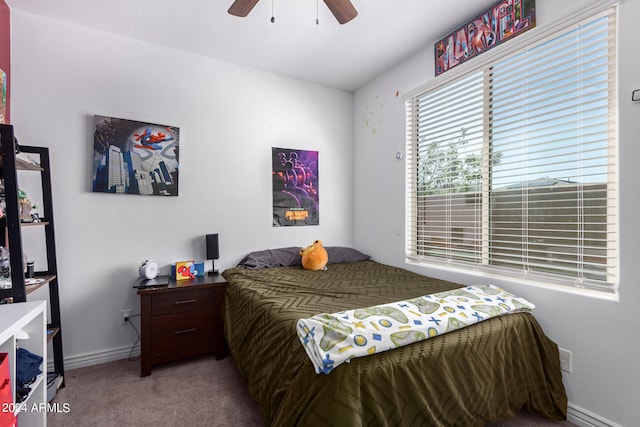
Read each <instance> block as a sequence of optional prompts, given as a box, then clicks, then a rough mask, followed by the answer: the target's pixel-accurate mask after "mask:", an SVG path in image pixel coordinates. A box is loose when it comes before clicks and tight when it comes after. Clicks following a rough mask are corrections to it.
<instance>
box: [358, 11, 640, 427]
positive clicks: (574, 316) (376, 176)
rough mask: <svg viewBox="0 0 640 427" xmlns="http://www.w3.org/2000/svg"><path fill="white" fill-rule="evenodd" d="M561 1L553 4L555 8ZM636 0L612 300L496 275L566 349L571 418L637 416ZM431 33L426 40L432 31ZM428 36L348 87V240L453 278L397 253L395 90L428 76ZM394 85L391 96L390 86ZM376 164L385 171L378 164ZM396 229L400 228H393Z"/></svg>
mask: <svg viewBox="0 0 640 427" xmlns="http://www.w3.org/2000/svg"><path fill="white" fill-rule="evenodd" d="M591 3H592V1H590V0H580V1H575V2H568V1H566V2H558V1H552V0H537V1H536V9H537V16H538V27H543V26H545V25H549V24H550V23H551V22H553V21H556V20H558V19H561V18H562V17H563V16H565V15H566V14H568V13H569V12H570V8H571V7H573V8H581V7H583V6H585V5H588V4H591ZM559 7H561V8H562V9H559ZM639 16H640V1H635V0H624V1H623V2H622V3H621V4H620V21H619V29H620V30H619V35H620V38H619V55H620V56H619V93H620V97H619V98H620V100H619V107H620V131H619V137H620V149H619V160H620V181H621V183H620V230H621V233H620V267H621V270H620V288H619V289H620V300H619V302H611V301H605V300H602V299H596V298H592V297H585V296H576V295H572V294H568V293H565V292H558V291H553V290H548V289H543V288H540V287H533V286H529V285H522V284H513V283H509V282H506V281H505V282H497V281H495V280H494V281H493V282H494V283H496V284H498V285H502V286H504V287H507V288H509V289H510V290H511V291H513V292H515V293H517V294H520V295H521V296H523V297H525V298H527V299H530V300H531V301H533V302H535V303H536V305H537V309H536V312H535V313H536V317H537V318H538V320H539V321H540V323H541V325H542V326H543V328H544V329H545V331H546V332H547V334H548V335H549V336H550V337H551V338H552V339H553V340H555V342H556V343H557V344H558V345H559V346H560V347H562V348H565V349H569V350H570V351H572V352H573V372H572V373H570V374H564V384H565V387H566V389H567V394H568V397H569V402H570V415H571V416H572V417H573V420H574V421H576V422H578V421H581V422H590V423H593V425H604V424H598V423H600V422H605V423H619V424H621V425H625V426H626V425H629V426H630V425H637V420H638V418H639V417H640V409H639V407H638V402H637V399H638V396H639V395H640V367H639V365H638V354H639V353H640V344H638V342H639V340H638V334H637V331H638V327H637V325H638V322H637V317H638V314H637V313H638V312H637V308H638V303H639V302H640V285H639V284H640V280H639V279H640V272H639V270H638V262H637V259H638V257H640V248H639V246H638V242H640V225H638V220H637V213H638V211H639V210H640V198H639V197H638V187H637V185H638V182H640V169H639V168H638V166H637V159H638V158H640V145H639V144H638V135H640V103H633V102H631V92H632V90H633V89H638V88H640V75H638V72H637V70H639V69H640V56H639V55H638V50H637V38H638V37H637V18H638V17H639ZM434 41H435V40H434ZM434 41H427V42H426V43H425V49H424V51H422V52H420V53H419V54H417V55H415V56H414V57H412V58H410V59H408V60H407V61H406V62H404V63H402V64H399V65H398V66H397V67H396V68H394V69H393V70H390V71H389V72H387V73H385V74H384V75H382V76H380V77H379V78H377V79H376V80H375V81H373V82H371V83H370V84H368V85H366V86H365V87H363V88H361V89H360V90H358V91H357V92H356V93H355V97H354V193H353V194H354V199H355V200H354V218H355V222H354V244H355V246H356V247H358V248H359V249H361V250H363V251H365V252H367V253H369V254H371V255H373V256H374V258H376V259H377V260H379V261H382V262H386V263H389V264H394V265H398V266H407V267H409V268H411V269H414V270H416V271H418V272H420V273H424V274H427V275H431V276H436V277H441V278H444V279H448V280H452V281H455V282H459V283H465V284H466V283H468V284H474V283H479V282H482V281H483V280H486V279H483V278H482V277H478V276H472V275H469V274H465V273H463V272H457V273H454V272H448V271H446V270H442V269H437V268H415V267H411V266H409V265H408V264H405V257H404V237H403V236H404V167H405V165H404V161H398V160H396V159H395V152H396V151H402V152H404V147H405V113H404V103H403V101H402V99H401V98H402V94H403V93H406V92H408V91H411V90H412V89H415V88H416V87H418V86H420V85H422V84H424V83H426V82H427V81H428V80H430V79H432V78H433V77H432V76H433V74H434V73H433V51H432V46H433V42H434ZM396 91H399V93H400V96H398V97H397V96H396ZM376 171H385V173H384V174H380V173H376ZM397 230H401V232H397Z"/></svg>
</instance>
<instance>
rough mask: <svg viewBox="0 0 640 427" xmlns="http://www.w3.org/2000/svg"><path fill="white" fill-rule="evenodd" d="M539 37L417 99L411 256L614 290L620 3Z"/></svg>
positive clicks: (410, 129) (411, 124) (412, 127)
mask: <svg viewBox="0 0 640 427" xmlns="http://www.w3.org/2000/svg"><path fill="white" fill-rule="evenodd" d="M522 37H524V36H522ZM538 38H539V39H540V40H538V41H534V42H530V41H529V42H528V44H527V46H526V47H525V48H519V49H518V51H517V52H513V53H510V54H508V55H505V54H503V55H504V56H502V57H499V58H498V59H495V58H496V56H494V57H493V58H491V59H490V60H487V61H485V63H484V64H482V66H481V67H480V68H478V69H475V70H473V71H471V72H466V74H464V75H458V76H456V77H454V78H450V79H449V80H446V81H445V83H439V82H440V81H441V80H440V79H436V80H435V83H434V84H433V85H432V87H431V88H428V89H427V90H425V91H422V92H420V93H418V94H417V95H415V96H413V97H412V98H411V99H409V100H408V101H407V140H408V149H407V161H408V169H407V170H408V179H407V185H408V191H407V254H408V257H409V258H410V259H412V260H414V261H418V262H425V261H426V262H440V263H441V262H443V261H446V262H448V263H450V264H452V265H456V266H460V267H464V268H469V267H472V268H478V269H487V270H488V271H490V272H492V273H497V274H501V275H512V276H513V275H516V276H519V277H526V278H531V279H535V280H538V281H544V282H546V283H552V284H565V285H572V286H578V287H586V288H592V289H598V290H603V291H607V292H613V291H614V290H615V285H616V283H617V201H616V200H617V166H616V165H617V159H616V153H617V136H616V126H617V125H616V84H615V76H616V70H615V64H616V58H615V52H616V48H615V40H616V30H615V11H614V10H608V11H606V12H605V13H602V14H600V15H598V16H596V17H592V18H590V19H588V20H586V21H582V22H580V23H578V24H576V25H573V26H572V27H571V28H568V29H564V30H562V31H559V32H556V33H555V34H553V35H552V36H551V37H549V36H548V35H547V37H545V38H544V39H541V36H538ZM513 42H515V41H513ZM499 54H500V53H497V54H496V55H499Z"/></svg>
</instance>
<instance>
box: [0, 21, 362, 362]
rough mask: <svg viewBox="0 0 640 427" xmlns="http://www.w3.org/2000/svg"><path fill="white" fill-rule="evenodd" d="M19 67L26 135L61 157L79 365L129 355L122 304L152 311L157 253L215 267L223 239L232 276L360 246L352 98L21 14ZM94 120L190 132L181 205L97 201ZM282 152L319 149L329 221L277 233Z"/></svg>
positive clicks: (62, 263)
mask: <svg viewBox="0 0 640 427" xmlns="http://www.w3.org/2000/svg"><path fill="white" fill-rule="evenodd" d="M12 71H13V73H12V77H13V81H12V95H13V96H12V100H11V101H12V124H14V126H15V129H16V133H17V135H18V138H19V141H20V143H21V144H24V145H36V146H47V147H50V150H51V163H52V172H53V177H52V181H53V186H54V194H53V198H54V207H55V219H56V237H57V251H58V267H59V268H58V269H59V279H60V287H61V290H60V292H61V298H62V322H63V328H64V329H63V342H64V353H65V361H66V363H67V366H69V367H78V366H82V365H84V364H89V363H96V362H102V361H105V360H107V359H113V358H122V357H126V356H127V354H128V352H129V349H130V347H131V346H132V345H133V343H134V341H135V334H134V332H133V330H132V329H131V328H129V327H128V326H122V325H121V321H120V310H121V309H123V308H133V309H134V313H137V312H139V310H138V305H139V302H138V297H137V295H136V294H135V291H134V290H133V289H132V288H131V285H132V284H133V281H134V280H135V278H136V277H137V267H138V265H139V263H140V262H141V261H142V260H144V259H146V258H149V257H151V258H155V259H157V260H158V261H159V262H160V265H161V266H163V268H162V272H163V273H168V271H169V270H168V268H169V267H168V266H169V264H170V263H172V262H175V261H179V260H184V259H204V258H205V250H204V235H205V234H207V233H212V232H216V233H219V234H220V252H221V258H220V260H219V261H218V262H216V266H217V267H220V268H221V269H224V268H228V267H231V266H233V265H235V264H236V263H237V262H238V261H239V260H240V258H241V257H242V256H243V255H244V254H246V253H247V252H249V251H251V250H257V249H264V248H272V247H280V246H303V245H307V244H310V243H311V242H312V241H314V240H315V239H322V240H323V241H324V242H325V244H326V245H350V244H351V243H352V230H351V218H352V207H351V206H352V205H351V198H352V197H351V196H352V191H351V188H352V174H351V165H352V157H351V139H352V119H351V112H352V94H351V93H347V92H342V91H338V90H333V89H329V88H325V87H322V86H318V85H313V84H309V83H304V82H300V81H296V80H292V79H288V78H283V77H279V76H275V75H272V74H267V73H263V72H259V71H256V70H252V69H248V68H243V67H238V66H233V65H230V64H227V63H222V62H217V61H212V60H208V59H203V58H200V57H196V56H193V55H189V54H185V53H181V52H178V51H173V50H168V49H165V48H161V47H158V46H153V45H149V44H145V43H140V42H137V41H133V40H129V39H125V38H120V37H115V36H112V35H110V34H107V33H103V32H97V31H92V30H87V29H83V28H80V27H76V26H70V25H67V24H62V23H59V22H55V21H51V20H46V19H42V18H40V17H37V16H33V15H29V14H24V13H19V12H16V11H12ZM94 114H99V115H105V116H112V117H120V118H127V119H133V120H140V121H148V122H152V123H161V124H168V125H174V126H178V127H180V131H181V135H180V137H181V138H180V139H181V140H180V179H179V197H177V198H176V197H151V196H132V195H112V194H101V193H92V192H91V176H92V160H93V115H94ZM272 146H277V147H286V148H299V149H309V150H318V151H319V177H320V225H319V226H313V227H279V228H277V227H276V228H274V227H272V225H271V224H272V210H271V194H272V193H271V147H272ZM27 190H28V189H27ZM26 250H27V252H30V250H29V248H27V249H26ZM45 296H46V293H40V294H38V295H37V296H35V297H45Z"/></svg>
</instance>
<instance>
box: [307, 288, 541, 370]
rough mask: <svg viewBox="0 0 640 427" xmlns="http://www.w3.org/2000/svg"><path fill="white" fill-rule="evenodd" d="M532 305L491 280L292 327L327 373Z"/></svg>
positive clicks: (325, 316)
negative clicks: (339, 366) (356, 360)
mask: <svg viewBox="0 0 640 427" xmlns="http://www.w3.org/2000/svg"><path fill="white" fill-rule="evenodd" d="M534 308H535V306H534V305H533V304H532V303H530V302H528V301H527V300H525V299H523V298H519V297H516V296H515V295H513V294H511V293H509V292H507V291H505V290H503V289H500V288H498V287H496V286H493V285H484V286H468V287H466V288H459V289H454V290H451V291H446V292H439V293H436V294H430V295H425V296H421V297H417V298H413V299H410V300H406V301H399V302H394V303H390V304H382V305H377V306H373V307H367V308H358V309H355V310H348V311H341V312H338V313H334V314H326V313H322V314H318V315H315V316H312V317H310V318H307V319H299V320H298V323H297V331H298V337H299V338H300V341H301V342H302V345H303V346H304V349H305V351H306V352H307V355H308V356H309V358H310V359H311V361H312V362H313V365H314V367H315V369H316V373H318V374H320V373H325V374H328V373H330V372H331V371H332V370H333V369H334V368H335V367H337V366H338V365H340V364H341V363H344V362H349V361H350V360H351V358H354V357H362V356H367V355H370V354H374V353H380V352H383V351H387V350H391V349H393V348H395V347H400V346H403V345H407V344H411V343H413V342H416V341H421V340H424V339H427V338H431V337H434V336H437V335H441V334H444V333H446V332H449V331H453V330H456V329H460V328H463V327H465V326H468V325H471V324H474V323H478V322H481V321H483V320H486V319H488V318H491V317H496V316H502V315H503V314H508V313H516V312H520V311H531V310H533V309H534Z"/></svg>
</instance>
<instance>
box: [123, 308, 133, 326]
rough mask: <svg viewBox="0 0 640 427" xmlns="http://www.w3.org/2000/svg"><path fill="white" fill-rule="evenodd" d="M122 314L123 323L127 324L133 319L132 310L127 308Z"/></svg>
mask: <svg viewBox="0 0 640 427" xmlns="http://www.w3.org/2000/svg"><path fill="white" fill-rule="evenodd" d="M120 313H121V314H122V323H123V324H124V323H127V322H128V321H129V319H131V309H130V308H127V309H126V310H120Z"/></svg>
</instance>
